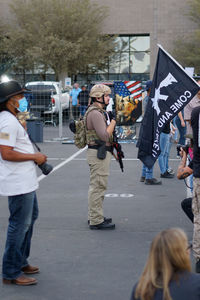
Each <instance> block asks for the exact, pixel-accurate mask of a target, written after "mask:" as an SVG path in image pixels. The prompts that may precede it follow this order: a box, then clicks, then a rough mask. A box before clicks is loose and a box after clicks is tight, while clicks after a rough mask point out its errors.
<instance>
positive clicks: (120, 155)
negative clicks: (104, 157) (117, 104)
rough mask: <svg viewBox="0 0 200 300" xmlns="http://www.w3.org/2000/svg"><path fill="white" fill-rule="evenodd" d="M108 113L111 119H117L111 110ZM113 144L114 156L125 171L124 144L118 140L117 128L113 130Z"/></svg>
mask: <svg viewBox="0 0 200 300" xmlns="http://www.w3.org/2000/svg"><path fill="white" fill-rule="evenodd" d="M108 115H109V118H110V120H112V119H114V120H115V116H114V114H113V112H111V111H109V112H108ZM112 146H113V151H112V154H113V156H114V158H115V159H116V161H118V162H119V165H120V168H121V170H122V172H124V165H123V161H122V158H124V152H123V151H122V146H121V145H120V144H119V142H118V138H117V133H116V131H115V130H114V131H113V144H112ZM114 150H116V153H114Z"/></svg>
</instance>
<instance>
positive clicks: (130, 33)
mask: <svg viewBox="0 0 200 300" xmlns="http://www.w3.org/2000/svg"><path fill="white" fill-rule="evenodd" d="M92 1H93V2H97V3H98V4H100V5H105V6H107V7H108V9H109V17H108V18H106V19H105V20H104V26H103V32H104V33H107V34H116V35H118V36H119V37H118V42H119V43H118V45H119V46H118V48H119V49H118V51H119V56H118V59H117V60H116V59H115V60H112V58H111V59H110V60H109V68H108V70H105V71H104V72H98V73H97V74H93V75H92V74H88V76H87V79H89V80H100V79H103V80H107V79H110V80H114V79H121V80H125V79H136V80H142V81H146V80H147V79H149V78H151V77H152V76H153V71H154V67H155V62H156V56H157V51H158V47H157V44H161V45H162V46H163V47H164V48H165V50H167V51H168V52H169V53H171V52H172V49H173V43H174V41H175V40H176V39H177V38H178V37H179V38H180V37H182V38H185V37H186V36H187V35H188V34H190V33H192V32H193V31H194V30H195V28H196V25H195V24H194V23H193V22H192V21H191V20H190V19H189V17H188V16H187V12H188V8H189V6H188V5H189V3H188V0H168V1H164V0H123V1H121V0H100V1H99V0H92ZM9 2H11V0H0V6H1V10H0V17H1V18H3V17H8V16H9V17H11V15H9V9H8V5H9ZM84 79H86V77H85V75H80V76H79V80H84Z"/></svg>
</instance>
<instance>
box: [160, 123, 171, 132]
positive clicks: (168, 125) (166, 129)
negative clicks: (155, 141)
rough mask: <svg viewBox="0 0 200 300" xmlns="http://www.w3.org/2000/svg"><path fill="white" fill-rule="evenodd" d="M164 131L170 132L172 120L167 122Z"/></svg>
mask: <svg viewBox="0 0 200 300" xmlns="http://www.w3.org/2000/svg"><path fill="white" fill-rule="evenodd" d="M162 132H163V133H170V122H168V123H166V125H165V126H164V127H163V130H162Z"/></svg>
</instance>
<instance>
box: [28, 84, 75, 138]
mask: <svg viewBox="0 0 200 300" xmlns="http://www.w3.org/2000/svg"><path fill="white" fill-rule="evenodd" d="M26 88H27V89H30V92H29V93H27V94H26V97H27V100H28V103H29V105H28V109H29V112H30V120H29V121H28V124H29V133H30V135H31V134H32V135H34V138H35V139H36V141H38V142H41V141H42V140H43V141H57V140H59V139H60V140H62V139H68V138H71V137H72V136H73V135H71V136H70V137H69V130H68V124H69V120H70V118H72V112H71V105H70V101H69V94H70V90H69V89H65V90H64V89H63V88H62V86H61V83H59V82H55V81H40V82H39V81H37V82H28V83H26ZM36 127H37V128H36ZM41 131H42V132H41ZM41 136H42V138H41Z"/></svg>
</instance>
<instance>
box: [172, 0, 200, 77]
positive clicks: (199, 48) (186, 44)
mask: <svg viewBox="0 0 200 300" xmlns="http://www.w3.org/2000/svg"><path fill="white" fill-rule="evenodd" d="M199 16H200V0H190V1H189V11H188V17H189V18H190V19H191V20H192V21H193V22H195V23H196V25H197V29H196V30H195V31H194V33H192V34H190V36H187V37H186V38H185V39H183V37H182V38H179V39H177V40H176V41H175V43H174V51H173V54H174V56H175V58H176V59H177V60H178V61H180V62H181V63H182V64H183V65H184V66H188V67H194V68H195V72H196V73H200V17H199Z"/></svg>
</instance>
